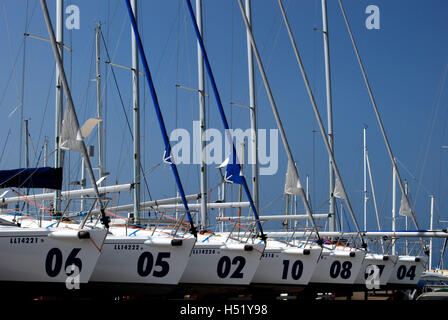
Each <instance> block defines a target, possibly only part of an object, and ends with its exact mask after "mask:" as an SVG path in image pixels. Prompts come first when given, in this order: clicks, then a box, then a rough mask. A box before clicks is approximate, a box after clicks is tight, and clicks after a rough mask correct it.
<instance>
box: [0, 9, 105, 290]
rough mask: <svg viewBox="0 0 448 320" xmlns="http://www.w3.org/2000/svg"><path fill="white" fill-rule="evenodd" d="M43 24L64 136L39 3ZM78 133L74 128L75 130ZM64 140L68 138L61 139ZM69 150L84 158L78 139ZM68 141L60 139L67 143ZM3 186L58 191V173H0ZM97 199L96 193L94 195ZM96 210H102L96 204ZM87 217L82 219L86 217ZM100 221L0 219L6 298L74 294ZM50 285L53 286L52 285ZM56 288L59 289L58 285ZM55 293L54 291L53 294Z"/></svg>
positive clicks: (97, 246)
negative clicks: (24, 223)
mask: <svg viewBox="0 0 448 320" xmlns="http://www.w3.org/2000/svg"><path fill="white" fill-rule="evenodd" d="M42 8H43V11H44V17H45V21H46V23H47V28H48V32H49V35H50V38H51V42H52V48H53V53H54V55H55V60H56V63H57V66H58V69H59V72H60V74H61V82H62V85H63V88H64V91H65V93H66V96H67V101H68V104H67V114H69V115H70V116H71V119H72V120H73V122H71V124H72V125H73V126H70V128H67V126H65V130H66V131H65V132H66V133H68V132H69V131H71V130H72V129H73V128H74V127H75V126H76V125H77V118H76V113H75V111H74V108H73V101H72V100H71V95H70V90H69V88H68V83H67V79H66V78H65V73H64V69H63V66H62V62H61V57H60V53H59V50H58V48H57V45H56V40H55V35H54V32H53V28H52V26H51V21H50V19H49V15H48V10H47V8H46V3H45V1H42ZM78 128H79V127H78ZM66 138H68V137H66ZM71 139H73V140H71V141H72V142H74V143H73V145H76V147H77V148H78V150H80V151H81V152H82V153H83V156H85V155H86V153H85V145H84V142H83V140H82V139H80V140H76V138H75V137H73V136H72V137H71ZM68 141H69V140H66V142H68ZM1 174H2V177H3V178H4V180H3V182H2V186H3V187H33V188H52V189H55V190H58V189H61V185H62V169H61V168H48V167H46V168H25V169H18V170H8V171H2V172H1ZM96 194H97V195H98V190H96ZM101 208H102V209H103V206H102V204H101ZM88 217H89V216H86V218H88ZM103 218H104V216H102V217H101V219H102V222H103V223H104V224H105V226H106V228H102V227H98V228H95V229H91V228H84V227H79V228H64V227H62V226H57V225H53V226H48V227H34V228H24V227H21V226H20V225H18V224H16V223H11V222H6V221H5V220H4V219H2V220H0V222H1V223H0V248H1V250H0V261H1V263H0V281H2V286H3V287H4V288H10V289H11V290H12V291H10V292H9V293H17V294H19V295H23V294H25V293H24V292H23V291H22V292H21V291H20V290H22V289H24V288H27V289H28V290H27V291H26V294H33V293H34V292H33V291H31V289H34V288H39V291H36V293H37V292H39V293H42V292H43V291H42V290H44V289H43V288H53V289H57V288H58V289H79V287H80V284H81V283H86V282H88V281H89V279H90V276H91V274H92V272H93V270H94V268H95V265H96V262H97V260H98V258H99V256H100V253H101V248H102V246H103V242H104V239H105V236H106V232H107V221H106V220H104V219H103ZM52 284H56V285H55V286H53V285H52ZM62 284H65V286H64V285H62ZM53 292H55V291H53Z"/></svg>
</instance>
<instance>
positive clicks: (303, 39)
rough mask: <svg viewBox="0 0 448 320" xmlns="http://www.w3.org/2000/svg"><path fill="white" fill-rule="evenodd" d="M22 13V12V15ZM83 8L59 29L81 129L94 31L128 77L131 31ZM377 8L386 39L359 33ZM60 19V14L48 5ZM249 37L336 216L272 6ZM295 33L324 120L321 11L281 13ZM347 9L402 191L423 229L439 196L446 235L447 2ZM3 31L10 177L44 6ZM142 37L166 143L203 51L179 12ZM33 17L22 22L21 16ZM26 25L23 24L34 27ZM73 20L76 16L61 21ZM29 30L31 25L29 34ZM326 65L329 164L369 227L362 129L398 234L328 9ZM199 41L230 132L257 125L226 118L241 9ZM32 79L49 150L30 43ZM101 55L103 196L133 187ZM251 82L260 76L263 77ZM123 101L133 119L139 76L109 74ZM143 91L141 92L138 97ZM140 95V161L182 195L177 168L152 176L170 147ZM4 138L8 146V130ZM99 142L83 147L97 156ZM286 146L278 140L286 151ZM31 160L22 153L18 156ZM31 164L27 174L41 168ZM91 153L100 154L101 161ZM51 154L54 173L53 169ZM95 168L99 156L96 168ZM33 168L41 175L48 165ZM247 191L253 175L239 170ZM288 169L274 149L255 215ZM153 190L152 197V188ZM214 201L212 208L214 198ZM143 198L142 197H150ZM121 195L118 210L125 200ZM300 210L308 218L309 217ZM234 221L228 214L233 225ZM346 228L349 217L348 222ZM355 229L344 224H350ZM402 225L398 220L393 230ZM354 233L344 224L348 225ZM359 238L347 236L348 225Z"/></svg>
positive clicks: (279, 204) (41, 62)
mask: <svg viewBox="0 0 448 320" xmlns="http://www.w3.org/2000/svg"><path fill="white" fill-rule="evenodd" d="M27 3H28V11H27V9H26V8H27ZM70 4H74V5H77V6H78V7H79V9H80V19H81V20H80V22H81V25H80V29H79V30H71V31H69V30H65V43H66V44H67V45H68V46H69V47H71V48H72V50H73V51H72V53H68V52H66V53H65V58H64V59H65V67H66V71H67V74H68V77H69V80H70V83H71V89H72V95H73V97H74V101H75V105H76V108H77V112H78V117H79V119H80V122H81V123H83V122H84V121H85V120H86V119H88V118H90V117H94V116H95V110H96V106H95V101H96V96H95V95H96V93H95V83H94V82H93V81H91V79H93V78H94V77H95V75H94V66H95V65H94V27H95V25H96V23H97V21H101V23H102V24H103V26H102V29H103V33H104V35H105V38H106V41H107V46H108V49H109V52H110V54H111V56H112V61H113V62H115V63H117V64H121V65H126V66H130V65H131V54H130V34H131V30H130V23H129V18H128V16H127V12H126V10H125V6H124V1H116V0H113V1H112V0H111V1H105V0H96V1H81V0H79V1H75V0H72V1H65V4H64V5H65V6H68V5H70ZM371 4H373V5H376V6H378V8H379V10H380V29H379V30H369V29H367V28H366V26H365V20H366V19H367V17H368V14H366V13H365V9H366V7H367V6H368V5H371ZM48 5H49V10H50V13H51V14H52V16H53V19H54V11H55V7H54V3H53V1H49V4H48ZM252 6H253V25H254V34H255V38H256V41H257V44H258V47H259V50H260V53H261V57H262V60H263V63H264V65H265V68H266V70H267V74H268V79H269V81H270V84H271V86H272V91H273V93H274V97H275V100H276V102H277V105H278V108H279V112H280V116H281V117H282V120H283V123H284V126H285V130H286V133H287V135H288V139H289V142H290V144H291V147H292V150H293V153H294V157H295V159H296V161H297V162H298V166H299V174H300V175H301V178H302V179H303V180H305V176H306V175H309V177H310V183H311V188H310V191H311V202H312V206H313V208H314V209H315V211H316V212H326V211H327V210H328V206H327V204H326V202H325V201H326V200H327V199H328V158H327V154H326V151H325V148H324V144H323V142H322V138H321V137H320V134H316V133H313V130H318V126H317V123H316V121H315V120H314V115H313V113H312V109H311V104H310V102H309V99H308V97H307V95H306V91H305V86H304V83H303V81H302V79H301V76H300V73H299V69H298V67H297V63H296V61H295V58H294V55H293V51H292V49H291V45H290V43H289V39H288V37H287V33H286V29H285V27H284V25H283V22H282V18H281V14H280V10H279V8H278V6H277V2H276V1H263V0H254V1H253V5H252ZM284 6H285V8H286V10H287V14H288V17H289V20H290V23H291V27H292V29H293V32H294V36H295V38H296V42H297V44H298V46H299V50H300V52H301V55H302V60H303V62H304V64H305V68H306V71H307V73H308V77H309V79H310V82H311V85H312V88H313V92H314V95H315V97H316V100H317V103H318V107H319V109H320V112H321V116H322V118H323V119H324V120H325V122H326V106H325V80H324V79H325V78H324V60H323V41H322V35H321V33H320V32H318V31H315V30H313V28H318V29H320V28H322V22H321V7H320V1H318V0H313V1H292V0H291V1H287V0H285V1H284ZM344 6H345V10H346V12H347V15H348V19H349V21H350V24H351V27H352V31H353V33H354V36H355V39H356V41H357V45H358V49H359V51H360V54H361V56H362V59H363V62H364V65H365V68H366V71H367V74H368V77H369V80H370V82H371V85H372V89H373V93H374V95H375V98H376V101H377V104H378V107H379V110H380V113H381V116H382V118H383V122H384V125H385V127H386V132H387V134H388V137H389V139H390V142H391V146H392V150H393V152H394V154H395V156H396V157H397V158H398V160H399V170H400V173H401V176H402V178H403V179H406V180H407V181H408V182H409V189H410V192H411V198H412V202H413V204H414V205H415V211H416V213H417V216H418V219H419V223H420V226H421V227H423V228H427V227H428V226H429V204H430V202H429V201H430V200H429V194H434V195H435V197H436V215H435V217H436V223H435V226H436V227H439V228H445V227H446V224H444V223H438V222H437V221H439V220H448V218H447V217H446V214H445V211H446V210H447V208H448V203H447V201H446V199H445V194H446V193H447V191H448V183H447V182H446V178H447V176H448V168H447V165H446V163H447V161H448V154H447V152H448V149H442V148H441V146H442V145H448V137H447V120H448V113H447V111H448V108H447V102H448V100H447V99H448V97H447V90H446V86H445V83H444V76H445V72H446V66H447V62H448V41H446V30H448V21H447V20H446V10H447V9H448V4H447V3H446V2H445V1H436V0H433V1H430V2H423V1H421V0H420V1H417V0H414V1H406V2H404V1H384V0H373V1H370V0H369V1H365V0H361V1H353V0H352V1H350V0H346V1H344ZM0 9H1V11H2V13H1V17H0V23H1V27H2V30H3V31H2V32H1V33H0V40H1V43H3V45H2V50H0V67H1V70H2V72H1V73H0V91H1V92H0V110H1V114H2V115H3V116H2V117H0V137H2V138H1V140H0V148H2V150H3V149H4V150H5V152H4V154H3V157H2V158H1V159H0V160H1V167H2V168H4V169H11V168H16V167H18V166H23V165H24V162H23V161H24V160H23V154H22V163H21V164H19V123H20V122H19V121H20V110H17V111H16V112H14V113H12V114H11V112H12V111H13V110H14V108H15V107H16V106H17V104H18V101H20V97H21V90H22V80H23V77H22V67H23V63H22V59H23V43H24V37H23V33H24V30H25V28H26V30H27V32H28V33H30V34H34V35H38V36H42V37H48V35H47V31H46V27H45V24H44V21H43V16H42V11H41V8H40V4H39V2H38V1H37V0H29V1H28V2H27V1H25V0H21V1H11V0H3V1H2V2H1V5H0ZM139 9H140V14H139V15H140V16H139V18H140V22H139V27H140V29H141V31H142V37H143V41H144V46H145V50H146V54H147V57H148V61H149V65H150V68H151V72H152V76H153V79H154V82H155V87H156V90H157V93H158V96H159V101H160V105H161V108H162V111H163V114H164V117H165V121H166V124H167V128H168V131H169V132H171V131H172V130H173V129H175V128H185V129H187V130H190V131H191V130H192V121H194V120H198V106H197V96H196V94H195V93H193V92H191V91H187V90H184V89H179V88H177V89H176V86H175V85H176V84H180V85H184V86H188V87H193V88H195V87H197V74H196V68H197V67H196V66H197V65H196V42H195V37H194V32H193V28H192V25H191V22H190V20H189V17H188V15H187V11H186V7H185V4H184V1H181V0H179V1H178V0H170V1H155V0H153V1H141V2H140V4H139ZM27 12H28V13H27ZM27 17H28V18H27ZM65 17H68V15H66V16H65ZM26 21H28V26H27V27H25V24H26ZM328 22H329V28H330V33H329V34H330V54H331V70H332V86H333V113H334V131H335V155H336V160H337V162H338V165H339V168H340V171H341V175H342V178H343V180H344V183H345V185H346V187H347V191H348V193H349V196H350V199H351V202H352V205H353V207H354V209H355V212H356V215H357V217H358V222H359V223H360V224H361V225H362V205H363V200H362V199H363V195H362V186H363V167H362V165H363V164H362V129H363V127H364V125H367V126H368V137H367V140H368V149H369V155H370V158H371V164H372V170H373V175H374V182H375V188H376V194H377V201H378V206H379V208H380V211H381V212H380V214H381V222H382V224H383V227H384V229H390V226H391V219H390V216H391V193H392V191H391V188H392V187H391V179H392V178H391V164H390V160H389V158H388V155H387V153H386V148H385V145H384V142H383V140H382V137H381V134H380V130H379V127H378V125H377V122H376V118H375V115H374V113H373V109H372V107H371V104H370V100H369V96H368V93H367V90H366V88H365V85H364V82H363V79H362V75H361V72H360V69H359V66H358V63H357V61H356V57H355V54H354V51H353V48H352V47H351V43H350V39H349V36H348V33H347V30H346V28H345V24H344V21H343V18H342V14H341V12H340V9H339V6H338V4H337V2H336V1H328ZM204 28H205V42H206V48H207V50H208V55H209V58H210V61H211V64H212V68H213V70H214V74H215V78H216V81H217V85H218V89H219V91H220V94H221V98H222V101H223V104H224V107H225V109H226V112H227V116H228V119H229V122H230V123H231V127H233V128H242V129H245V128H247V127H248V126H249V114H248V111H247V110H246V109H241V108H237V107H231V105H230V102H234V103H239V104H245V105H247V104H248V103H249V97H248V86H247V71H246V70H247V62H246V39H245V29H244V24H243V21H242V18H241V14H240V12H239V8H238V5H237V2H236V1H217V0H213V1H212V0H210V1H204ZM25 43H26V50H25V66H26V69H25V78H24V84H25V87H24V106H23V115H24V118H25V119H30V121H29V123H30V132H31V139H32V143H33V148H34V149H35V153H36V154H39V153H40V151H41V150H42V145H43V140H44V137H48V139H49V140H50V150H52V148H53V139H54V129H53V123H54V101H55V98H54V91H55V89H54V58H53V55H52V52H51V48H50V45H49V44H48V43H47V42H44V41H40V40H36V39H32V38H27V39H26V40H25ZM106 60H107V59H106V54H105V48H104V47H102V74H103V101H104V108H105V117H104V123H105V137H106V147H105V149H106V170H107V171H109V172H110V173H111V175H110V176H109V177H108V178H107V180H106V181H108V183H109V184H111V183H115V182H116V181H118V183H125V182H130V181H131V180H132V165H131V160H132V143H131V137H130V134H129V131H128V129H127V124H126V122H125V116H124V112H123V110H122V106H121V103H120V100H119V96H118V92H117V89H116V87H115V84H114V81H113V78H112V73H111V70H110V67H109V66H107V65H106V64H104V61H106ZM256 70H257V67H256ZM115 73H116V76H117V80H118V85H119V89H120V93H121V95H122V97H123V101H124V105H125V109H126V112H127V115H128V117H129V119H132V115H131V101H132V96H131V94H132V92H131V75H130V73H129V71H127V70H123V69H115ZM206 86H207V90H208V92H209V93H210V98H209V99H207V121H208V126H209V127H214V128H218V129H222V125H221V123H220V120H219V118H218V113H217V108H216V104H215V102H214V99H213V96H212V95H211V93H212V92H211V90H210V86H209V85H208V84H207V85H206ZM143 87H145V89H143ZM141 88H142V89H141V92H142V96H141V99H142V105H143V106H142V109H143V110H142V152H143V155H142V157H143V158H142V161H143V163H144V166H145V171H146V172H148V173H149V172H150V173H149V174H148V176H147V177H148V183H149V190H150V192H151V196H152V198H162V197H171V196H173V195H174V194H175V184H174V179H173V178H172V176H171V172H170V169H169V168H168V167H166V166H163V165H162V166H158V167H157V168H156V169H154V170H152V168H153V167H155V166H156V165H157V164H159V163H160V161H161V157H162V154H163V146H162V139H161V136H160V133H159V129H158V125H157V122H156V119H155V114H154V112H153V109H152V105H151V100H150V97H149V90H148V88H147V86H146V83H145V82H144V78H141ZM256 88H257V91H256V94H257V105H258V109H259V114H258V124H259V127H260V128H264V129H274V128H276V125H275V121H274V118H273V115H272V112H271V109H270V105H269V103H268V100H267V96H266V93H265V90H264V87H263V85H262V82H261V78H260V76H259V73H258V71H257V73H256ZM9 131H10V135H9V136H8V132H9ZM96 139H97V138H96V134H95V133H93V134H92V135H91V136H90V137H89V139H88V144H94V145H95V144H96ZM279 143H280V140H279ZM22 153H23V152H22ZM35 153H34V151H32V152H31V163H33V165H35V164H36V163H37V160H36V159H37V158H36V155H35ZM96 154H97V153H96ZM67 157H68V158H67V162H66V164H65V173H66V177H65V184H66V188H70V186H68V183H69V182H70V181H74V180H78V179H79V172H80V171H79V163H80V160H79V155H78V154H76V153H74V152H70V153H69V154H68V156H67ZM52 159H53V156H51V157H50V160H49V163H50V165H51V164H52ZM92 161H93V162H94V163H95V162H96V161H97V159H96V157H94V158H92ZM39 165H42V159H41V162H40V163H39ZM180 172H181V177H182V180H183V182H184V186H185V189H186V192H187V193H196V192H198V191H199V168H198V166H197V165H181V166H180ZM245 172H246V173H247V177H248V180H249V179H250V170H245ZM285 172H286V157H285V155H284V152H283V148H282V147H281V145H280V146H279V170H278V172H277V174H276V175H273V176H262V177H261V180H260V198H261V208H262V210H261V214H275V213H282V212H284V207H285V204H284V203H285V201H284V196H282V191H283V183H284V181H283V180H284V175H285ZM218 182H219V172H218V171H217V170H216V169H215V166H210V167H209V178H208V184H209V187H210V188H212V187H214V186H216V184H217V183H218ZM144 189H145V188H144ZM216 192H217V191H216V189H213V190H212V193H211V199H212V200H213V199H216V196H217V193H216ZM229 197H230V200H236V198H237V188H229ZM148 198H149V197H148V194H147V192H145V199H146V200H147V199H148ZM129 199H130V198H129V195H127V194H122V195H120V198H119V199H115V200H116V203H117V202H118V200H120V203H121V204H124V203H126V202H127V201H129ZM299 209H300V210H301V211H303V209H302V206H301V205H299ZM230 213H232V212H229V214H230ZM345 218H348V216H347V215H346V216H345ZM344 220H348V219H344ZM403 226H404V220H403V218H399V220H398V227H399V228H401V227H403ZM346 227H347V226H346ZM374 227H375V219H374V212H373V203H372V201H370V202H369V218H368V229H373V228H374ZM351 228H352V229H353V224H351Z"/></svg>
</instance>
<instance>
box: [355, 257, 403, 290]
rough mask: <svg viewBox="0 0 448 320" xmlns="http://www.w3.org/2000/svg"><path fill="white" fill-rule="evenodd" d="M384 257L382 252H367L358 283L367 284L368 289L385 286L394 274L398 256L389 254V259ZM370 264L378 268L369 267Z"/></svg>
mask: <svg viewBox="0 0 448 320" xmlns="http://www.w3.org/2000/svg"><path fill="white" fill-rule="evenodd" d="M384 257H385V256H384V255H381V254H373V253H367V254H366V257H365V258H364V261H363V263H362V266H361V271H360V272H359V274H358V278H357V279H356V284H360V285H366V288H367V289H379V287H380V286H385V285H386V284H387V283H388V281H389V279H390V277H391V276H392V272H393V271H394V268H395V264H396V263H397V260H398V257H397V256H393V255H388V256H386V257H387V258H386V259H387V260H385V259H384ZM370 266H376V267H377V269H376V270H375V269H373V268H369V267H370ZM368 268H369V269H368Z"/></svg>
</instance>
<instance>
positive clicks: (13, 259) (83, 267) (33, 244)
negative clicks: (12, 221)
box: [0, 227, 106, 283]
mask: <svg viewBox="0 0 448 320" xmlns="http://www.w3.org/2000/svg"><path fill="white" fill-rule="evenodd" d="M77 232H78V231H76V230H68V229H60V228H57V229H51V228H49V229H45V228H33V229H31V228H20V227H1V228H0V281H6V282H10V281H13V282H14V281H20V282H62V283H64V282H66V281H69V282H70V281H72V283H75V282H79V283H86V282H88V281H89V279H90V277H91V275H92V272H93V270H94V268H95V265H96V263H97V261H98V258H99V257H100V250H101V247H102V244H103V241H104V238H105V236H106V230H104V229H94V230H89V231H88V233H89V235H90V238H88V239H79V238H78V237H77ZM72 265H74V266H76V267H77V268H73V269H72V268H71V266H72ZM78 276H79V277H78ZM69 277H71V279H69Z"/></svg>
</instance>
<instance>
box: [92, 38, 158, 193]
mask: <svg viewBox="0 0 448 320" xmlns="http://www.w3.org/2000/svg"><path fill="white" fill-rule="evenodd" d="M100 35H101V39H102V40H103V45H104V48H105V50H106V56H107V59H108V61H111V60H110V55H109V49H108V48H107V45H106V41H105V39H104V35H103V32H102V31H101V30H100ZM110 69H111V71H112V77H113V79H114V83H115V87H116V89H117V92H118V95H119V97H120V102H121V108H122V111H123V113H124V115H125V119H126V124H127V127H128V129H129V134H130V135H131V139H132V141H134V138H135V137H134V135H133V133H132V128H131V124H130V121H129V117H128V115H127V113H126V108H125V106H124V102H123V96H122V94H121V91H120V87H119V86H118V80H117V77H116V75H115V71H114V68H113V66H112V65H110ZM141 168H142V165H141V160H140V170H142V169H141ZM143 180H144V182H145V186H146V191H147V192H148V196H149V198H150V199H151V200H152V196H151V192H150V190H149V186H148V181H147V179H146V176H145V174H144V172H143Z"/></svg>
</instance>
